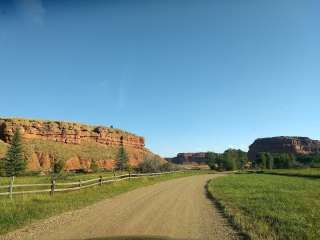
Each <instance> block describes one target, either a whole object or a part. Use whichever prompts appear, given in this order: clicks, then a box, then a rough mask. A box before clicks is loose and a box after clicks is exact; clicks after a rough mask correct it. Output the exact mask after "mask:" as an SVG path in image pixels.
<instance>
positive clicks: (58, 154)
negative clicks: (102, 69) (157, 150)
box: [0, 118, 163, 172]
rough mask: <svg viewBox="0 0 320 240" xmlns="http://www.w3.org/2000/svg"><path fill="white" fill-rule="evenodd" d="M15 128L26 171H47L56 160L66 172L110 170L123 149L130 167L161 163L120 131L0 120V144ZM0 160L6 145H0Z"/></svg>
mask: <svg viewBox="0 0 320 240" xmlns="http://www.w3.org/2000/svg"><path fill="white" fill-rule="evenodd" d="M17 128H19V129H20V131H21V134H22V137H23V140H24V148H25V155H26V159H27V162H28V165H27V166H28V169H29V170H32V171H45V172H46V171H50V169H51V168H52V166H53V162H54V161H55V159H57V158H63V160H64V161H65V169H66V170H73V171H78V170H83V171H90V167H91V165H92V163H93V162H96V165H98V166H99V167H100V168H103V169H111V168H112V167H113V166H114V163H115V160H116V158H117V152H118V149H119V146H121V145H123V146H125V148H126V152H127V154H128V157H129V163H130V164H131V165H133V166H134V165H137V164H138V163H139V162H141V161H142V160H143V159H144V158H145V157H146V156H151V157H153V158H156V159H158V160H159V161H163V159H162V158H161V157H159V156H157V155H154V154H153V153H151V152H150V151H149V150H148V149H146V148H145V144H144V138H143V137H140V136H136V135H134V134H132V133H128V132H125V131H122V130H120V129H114V128H108V127H101V126H89V125H84V124H79V123H70V122H61V121H38V120H26V119H10V118H0V140H3V141H4V142H5V143H8V144H10V143H11V140H12V137H13V135H14V132H15V131H16V129H17ZM0 147H1V148H0V150H1V151H0V158H1V156H3V155H4V151H6V145H5V144H4V143H2V144H1V145H0Z"/></svg>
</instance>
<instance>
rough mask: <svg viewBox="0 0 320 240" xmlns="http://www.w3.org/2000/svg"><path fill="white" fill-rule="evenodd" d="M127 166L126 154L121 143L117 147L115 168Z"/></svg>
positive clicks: (121, 168)
mask: <svg viewBox="0 0 320 240" xmlns="http://www.w3.org/2000/svg"><path fill="white" fill-rule="evenodd" d="M127 168H128V155H127V152H126V150H125V148H124V146H123V145H121V147H120V148H119V152H118V157H117V161H116V168H115V169H116V170H120V171H123V170H126V169H127Z"/></svg>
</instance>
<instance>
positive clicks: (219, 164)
mask: <svg viewBox="0 0 320 240" xmlns="http://www.w3.org/2000/svg"><path fill="white" fill-rule="evenodd" d="M206 156H207V157H206V158H207V163H208V166H209V167H210V169H213V170H219V171H230V170H236V169H244V168H248V167H249V165H248V164H249V161H248V156H247V153H246V152H244V151H242V150H240V149H228V150H226V151H224V153H214V152H208V153H207V154H206Z"/></svg>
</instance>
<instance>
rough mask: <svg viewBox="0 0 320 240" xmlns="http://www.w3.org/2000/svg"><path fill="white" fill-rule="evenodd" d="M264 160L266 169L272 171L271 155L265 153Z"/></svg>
mask: <svg viewBox="0 0 320 240" xmlns="http://www.w3.org/2000/svg"><path fill="white" fill-rule="evenodd" d="M266 158H267V162H266V167H267V169H273V161H274V160H273V156H272V154H271V153H266Z"/></svg>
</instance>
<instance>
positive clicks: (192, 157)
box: [167, 152, 207, 164]
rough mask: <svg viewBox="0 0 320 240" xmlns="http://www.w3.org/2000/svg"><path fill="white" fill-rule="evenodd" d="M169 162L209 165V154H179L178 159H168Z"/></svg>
mask: <svg viewBox="0 0 320 240" xmlns="http://www.w3.org/2000/svg"><path fill="white" fill-rule="evenodd" d="M167 160H168V161H170V162H172V163H176V164H190V163H198V164H205V163H207V153H205V152H198V153H178V154H177V156H176V157H174V158H167Z"/></svg>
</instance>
